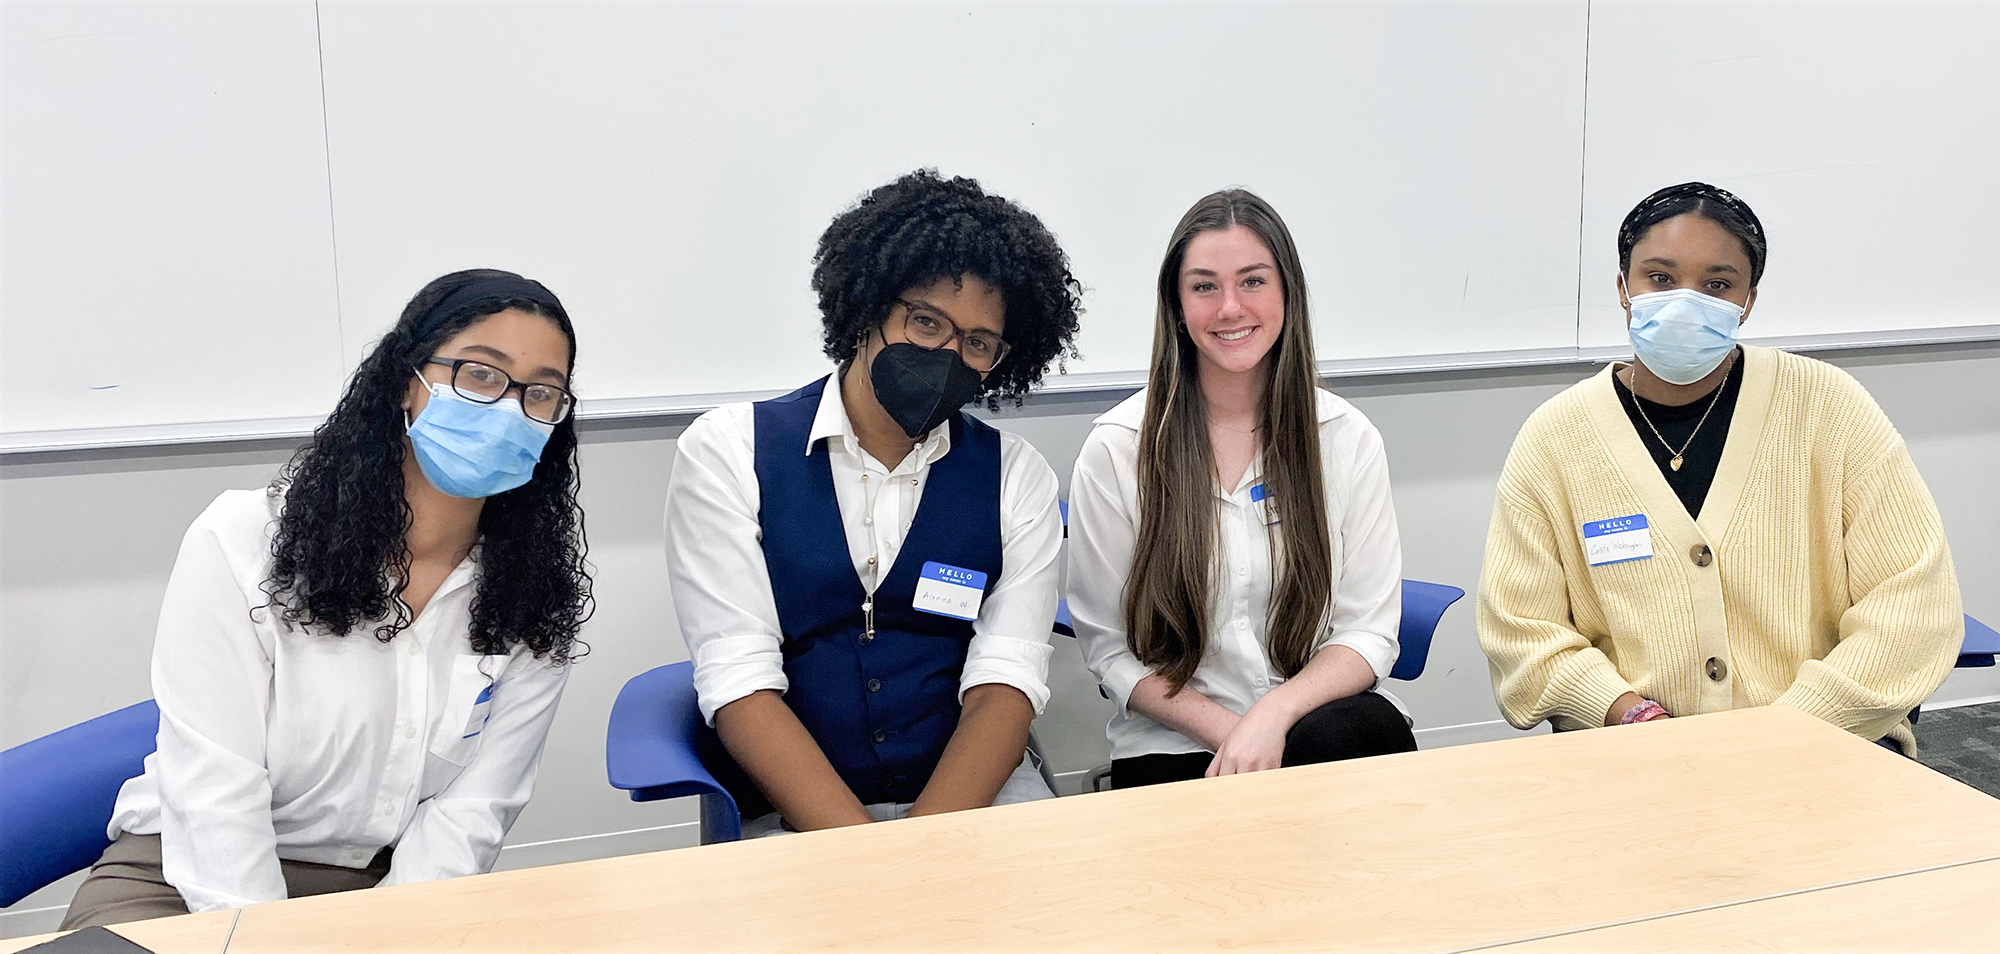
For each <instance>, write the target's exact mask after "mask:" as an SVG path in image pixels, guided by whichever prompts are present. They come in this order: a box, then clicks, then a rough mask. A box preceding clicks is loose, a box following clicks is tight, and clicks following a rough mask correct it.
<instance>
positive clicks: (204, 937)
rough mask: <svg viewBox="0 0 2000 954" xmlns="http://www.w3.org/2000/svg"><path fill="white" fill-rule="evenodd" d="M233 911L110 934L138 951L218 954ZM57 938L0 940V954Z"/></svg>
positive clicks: (232, 923) (128, 926)
mask: <svg viewBox="0 0 2000 954" xmlns="http://www.w3.org/2000/svg"><path fill="white" fill-rule="evenodd" d="M236 915H237V912H235V911H209V912H207V913H204V914H183V915H181V916H180V917H177V918H160V919H158V920H154V921H133V922H132V923H130V924H120V925H117V926H115V927H113V928H112V929H111V930H112V931H113V932H115V933H117V934H121V935H124V936H125V938H126V939H128V940H131V941H133V942H134V943H136V944H138V945H139V946H141V947H145V948H150V949H152V950H154V951H158V952H160V954H222V949H223V946H224V945H225V944H226V943H227V942H228V940H229V929H230V928H231V927H234V926H235V924H236ZM60 936H61V934H43V935H40V936H38V937H13V938H4V939H0V954H14V952H15V951H18V950H21V949H22V948H27V947H34V946H35V945H37V944H40V943H42V942H43V941H52V940H54V939H56V938H57V937H60Z"/></svg>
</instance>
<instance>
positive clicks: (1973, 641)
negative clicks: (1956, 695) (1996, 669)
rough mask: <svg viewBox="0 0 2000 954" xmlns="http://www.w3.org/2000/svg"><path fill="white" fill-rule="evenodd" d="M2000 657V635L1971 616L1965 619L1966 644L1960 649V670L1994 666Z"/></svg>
mask: <svg viewBox="0 0 2000 954" xmlns="http://www.w3.org/2000/svg"><path fill="white" fill-rule="evenodd" d="M1996 655H2000V633H1996V632H1994V631H1993V627H1991V626H1988V625H1986V624H1985V623H1982V622H1980V621H1978V620H1976V619H1973V618H1972V617H1970V616H1967V617H1966V618H1965V644H1964V645H1962V646H1960V647H1959V648H1958V667H1957V668H1959V669H1980V668H1983V667H1986V666H1991V665H1993V657H1994V656H1996Z"/></svg>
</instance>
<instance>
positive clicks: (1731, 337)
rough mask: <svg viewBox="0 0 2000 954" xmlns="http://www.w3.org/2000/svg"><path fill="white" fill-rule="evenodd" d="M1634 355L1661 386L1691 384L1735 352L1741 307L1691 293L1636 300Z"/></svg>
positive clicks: (1659, 294) (1651, 294) (1678, 291)
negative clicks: (1663, 382) (1665, 383)
mask: <svg viewBox="0 0 2000 954" xmlns="http://www.w3.org/2000/svg"><path fill="white" fill-rule="evenodd" d="M1631 307H1632V324H1631V327H1630V328H1629V329H1628V330H1629V331H1630V332H1631V335H1632V353H1633V354H1635V355H1637V356H1638V357H1639V361H1640V362H1641V363H1643V364H1644V365H1645V366H1646V370H1648V371H1651V372H1653V374H1655V375H1657V376H1658V377H1659V379H1660V380H1662V381H1665V382H1667V383H1669V384H1693V383H1695V382H1696V381H1699V380H1701V379H1702V378H1705V377H1708V373H1709V372H1711V371H1714V370H1715V369H1716V367H1717V366H1719V365H1721V364H1722V359H1724V358H1727V357H1729V352H1730V351H1732V350H1734V349H1735V348H1736V332H1737V329H1738V328H1739V327H1741V326H1742V324H1743V309H1742V307H1740V306H1738V305H1736V304H1734V303H1732V302H1728V301H1724V300H1722V299H1720V298H1717V297H1715V296H1714V295H1705V294H1702V293H1701V292H1698V291H1696V290H1694V289H1692V288H1675V289H1672V290H1669V291H1660V292H1647V293H1646V294H1644V295H1633V296H1632V305H1631Z"/></svg>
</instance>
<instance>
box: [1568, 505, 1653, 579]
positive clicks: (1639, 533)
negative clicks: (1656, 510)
mask: <svg viewBox="0 0 2000 954" xmlns="http://www.w3.org/2000/svg"><path fill="white" fill-rule="evenodd" d="M1652 556H1653V535H1652V534H1651V533H1650V532H1648V531H1647V529H1646V515H1645V514H1643V513H1635V514H1633V515H1631V516H1629V517H1612V518H1611V519H1609V520H1599V521H1597V522H1596V523H1586V524H1584V525H1583V559H1584V562H1586V563H1588V564H1590V565H1591V566H1609V565H1611V564H1613V563H1625V562H1627V561H1630V560H1647V559H1651V558H1652Z"/></svg>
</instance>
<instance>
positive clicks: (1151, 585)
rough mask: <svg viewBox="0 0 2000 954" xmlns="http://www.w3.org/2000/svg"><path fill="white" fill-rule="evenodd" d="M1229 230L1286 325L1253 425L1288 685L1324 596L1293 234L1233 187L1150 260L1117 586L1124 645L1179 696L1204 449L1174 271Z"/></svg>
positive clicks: (1192, 639)
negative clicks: (1269, 268)
mask: <svg viewBox="0 0 2000 954" xmlns="http://www.w3.org/2000/svg"><path fill="white" fill-rule="evenodd" d="M1237 225H1241V226H1244V227H1246V228H1248V229H1249V230H1250V231H1252V232H1254V233H1256V235H1257V237H1258V238H1260V239H1262V240H1263V242H1264V246H1265V247H1266V248H1268V249H1270V251H1271V254H1272V256H1273V257H1274V258H1275V259H1276V261H1275V262H1274V263H1273V264H1274V265H1275V266H1276V267H1277V270H1278V287H1279V289H1280V290H1281V291H1283V292H1284V296H1285V325H1284V328H1283V329H1281V330H1280V331H1279V333H1278V341H1277V343H1276V344H1274V345H1272V350H1271V353H1270V354H1269V355H1267V356H1266V360H1265V362H1264V366H1265V367H1266V368H1267V369H1268V370H1267V373H1268V374H1269V378H1268V379H1267V380H1266V382H1265V392H1264V409H1263V415H1262V418H1263V419H1262V421H1261V423H1262V427H1263V429H1262V430H1261V431H1260V432H1259V434H1260V437H1259V439H1258V440H1259V444H1258V449H1259V451H1260V452H1261V453H1262V455H1263V460H1264V492H1265V495H1266V496H1265V499H1266V500H1267V501H1270V502H1271V504H1272V505H1274V510H1275V511H1276V513H1277V514H1281V515H1282V516H1283V520H1284V522H1283V523H1282V524H1280V527H1281V531H1280V532H1279V533H1277V534H1274V535H1273V540H1272V543H1271V567H1272V571H1273V577H1274V581H1273V587H1272V594H1271V604H1270V605H1271V610H1270V616H1269V618H1268V619H1267V620H1266V623H1267V626H1266V632H1267V633H1268V635H1269V640H1268V643H1267V645H1266V646H1265V652H1266V653H1267V654H1268V655H1269V656H1270V659H1271V664H1272V665H1273V666H1274V667H1276V668H1277V670H1278V671H1279V672H1281V673H1284V674H1285V676H1286V677H1287V678H1289V677H1291V676H1295V675H1297V674H1298V672H1299V670H1300V669H1303V668H1305V665H1306V663H1307V661H1309V660H1310V659H1311V658H1312V649H1313V644H1314V642H1316V641H1317V639H1318V637H1319V634H1320V630H1321V628H1322V627H1323V625H1324V621H1325V619H1326V618H1327V614H1328V611H1329V610H1330V606H1329V605H1328V603H1329V600H1330V598H1331V596H1332V593H1333V549H1332V544H1331V543H1330V539H1329V537H1328V535H1327V534H1328V527H1327V520H1326V483H1325V480H1324V478H1323V477H1322V474H1321V470H1320V459H1319V393H1318V392H1319V373H1318V369H1317V367H1316V366H1315V364H1314V358H1313V341H1312V320H1311V317H1310V315H1309V313H1308V311H1307V308H1306V284H1305V270H1304V269H1303V268H1302V267H1301V266H1300V265H1299V255H1298V250H1297V248H1296V247H1294V246H1293V244H1292V233H1291V231H1290V230H1289V229H1287V228H1285V222H1284V220H1283V219H1281V218H1279V217H1278V213H1277V212H1276V211H1275V210H1273V209H1272V208H1271V206H1270V204H1269V203H1266V202H1265V201H1264V200H1263V199H1260V198H1258V197H1257V196H1255V195H1253V194H1251V193H1249V192H1247V191H1244V190H1242V189H1226V190H1223V191H1221V192H1217V193H1214V194H1212V195H1209V196H1206V197H1204V198H1203V199H1202V200H1201V201H1199V202H1196V203H1195V204H1194V207H1193V208H1191V209H1189V210H1188V211H1187V214H1186V215H1184V216H1182V217H1181V221H1180V225H1178V226H1176V227H1175V228H1174V236H1173V243H1172V244H1171V245H1169V246H1168V248H1167V257H1166V260H1165V261H1163V262H1161V263H1160V280H1159V307H1158V308H1157V310H1156V320H1155V323H1154V327H1153V367H1152V372H1151V373H1150V375H1149V376H1148V377H1147V382H1146V420H1145V424H1144V426H1143V427H1142V428H1141V430H1140V431H1139V514H1140V516H1139V538H1138V541H1137V543H1136V545H1135V546H1134V547H1133V557H1132V574H1131V577H1130V578H1129V580H1128V581H1127V583H1126V586H1125V622H1126V641H1127V643H1128V644H1129V645H1130V647H1131V649H1132V654H1133V655H1135V656H1137V657H1138V658H1139V661H1140V662H1143V663H1145V664H1146V666H1147V667H1148V668H1150V669H1152V670H1153V671H1155V672H1158V673H1159V674H1160V675H1162V676H1165V677H1166V678H1167V681H1168V683H1169V684H1170V685H1171V686H1172V690H1171V692H1172V693H1178V692H1180V690H1181V689H1182V687H1184V686H1186V685H1187V681H1188V680H1189V679H1191V678H1193V677H1194V672H1195V668H1196V667H1197V666H1198V665H1200V663H1201V660H1202V656H1203V655H1204V654H1205V653H1206V652H1207V649H1208V609H1209V600H1210V598H1211V595H1212V590H1213V588H1214V579H1215V563H1214V551H1215V535H1216V516H1215V504H1214V499H1213V490H1214V487H1215V483H1216V473H1215V452H1214V449H1213V448H1212V447H1211V446H1210V445H1209V440H1208V401H1207V399H1206V398H1205V397H1204V396H1203V395H1202V390H1201V383H1200V381H1199V379H1198V364H1199V360H1200V358H1199V355H1198V354H1197V353H1196V351H1195V346H1194V340H1193V339H1192V338H1190V337H1189V336H1188V331H1187V328H1186V327H1185V326H1184V325H1183V323H1182V322H1183V315H1182V312H1181V295H1180V277H1181V276H1180V272H1181V266H1182V264H1183V262H1184V261H1185V260H1186V258H1187V248H1188V243H1189V242H1191V241H1192V240H1193V239H1194V237H1195V236H1196V235H1198V234H1200V233H1202V232H1209V231H1220V230H1224V229H1228V228H1231V227H1233V226H1237Z"/></svg>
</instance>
